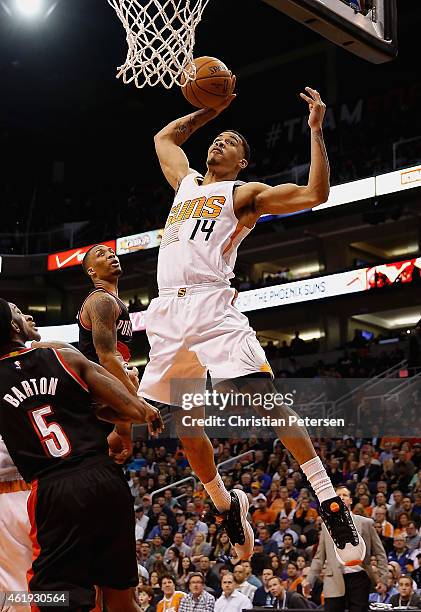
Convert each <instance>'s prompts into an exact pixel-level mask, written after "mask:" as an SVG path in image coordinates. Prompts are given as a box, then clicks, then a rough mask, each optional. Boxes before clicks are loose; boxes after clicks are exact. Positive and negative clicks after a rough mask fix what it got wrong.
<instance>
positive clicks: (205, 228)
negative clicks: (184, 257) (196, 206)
mask: <svg viewBox="0 0 421 612" xmlns="http://www.w3.org/2000/svg"><path fill="white" fill-rule="evenodd" d="M215 223H216V222H215V220H213V221H208V220H206V219H198V220H197V221H196V225H195V226H194V229H193V231H192V234H191V236H190V240H194V239H195V238H196V234H197V232H198V231H199V227H200V226H202V227H200V231H202V232H203V233H204V234H206V238H205V242H207V241H208V240H209V238H210V236H211V234H212V232H213V230H214V227H215Z"/></svg>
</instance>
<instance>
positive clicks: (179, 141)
mask: <svg viewBox="0 0 421 612" xmlns="http://www.w3.org/2000/svg"><path fill="white" fill-rule="evenodd" d="M234 86H235V78H234V80H233V87H232V90H233V89H234ZM235 97H236V96H235V94H231V95H230V96H228V98H226V100H224V102H223V104H221V106H219V107H218V108H217V109H213V108H202V109H200V110H198V111H196V112H194V113H190V115H185V116H184V117H180V118H179V119H175V120H174V121H171V123H169V124H168V125H166V126H165V127H164V128H162V130H161V131H160V132H158V133H157V134H156V135H155V138H154V141H155V150H156V154H157V156H158V160H159V164H160V166H161V169H162V172H163V174H164V176H165V178H166V179H167V181H168V182H169V184H170V185H171V187H173V189H175V190H176V191H177V189H178V187H179V185H180V182H181V181H182V180H183V178H184V177H185V176H187V174H189V173H190V172H192V170H191V169H190V167H189V160H188V159H187V156H186V154H185V153H184V151H183V149H182V148H181V147H182V145H183V144H184V143H185V142H186V140H187V139H188V138H189V137H190V136H191V135H192V134H193V132H195V131H196V130H198V129H199V128H201V127H202V126H203V125H205V124H206V123H208V122H209V121H211V120H212V119H214V118H215V117H217V116H218V115H219V114H220V113H221V112H222V111H223V110H224V109H225V108H227V106H229V105H230V104H231V102H232V101H233V100H234V98H235Z"/></svg>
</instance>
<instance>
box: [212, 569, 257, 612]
mask: <svg viewBox="0 0 421 612" xmlns="http://www.w3.org/2000/svg"><path fill="white" fill-rule="evenodd" d="M221 587H222V595H221V596H220V597H219V599H217V600H216V602H215V612H242V610H250V609H251V608H252V607H253V604H252V603H251V601H250V599H249V598H248V597H247V596H246V595H243V593H241V592H240V591H239V590H238V589H236V584H235V582H234V576H233V575H232V574H225V576H223V578H222V580H221Z"/></svg>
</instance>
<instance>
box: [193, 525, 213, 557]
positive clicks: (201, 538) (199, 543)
mask: <svg viewBox="0 0 421 612" xmlns="http://www.w3.org/2000/svg"><path fill="white" fill-rule="evenodd" d="M211 551H212V547H211V545H210V544H208V543H207V542H206V541H205V534H204V533H201V532H198V533H196V535H195V536H194V540H193V546H192V549H191V560H192V561H193V563H194V564H197V563H198V562H199V561H200V559H201V558H202V557H209V555H210V553H211Z"/></svg>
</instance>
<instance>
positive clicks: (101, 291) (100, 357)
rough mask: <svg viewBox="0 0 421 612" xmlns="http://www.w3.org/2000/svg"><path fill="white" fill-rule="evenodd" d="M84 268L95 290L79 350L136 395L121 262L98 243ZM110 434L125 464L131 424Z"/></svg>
mask: <svg viewBox="0 0 421 612" xmlns="http://www.w3.org/2000/svg"><path fill="white" fill-rule="evenodd" d="M82 267H83V270H84V272H85V274H86V275H87V276H89V278H90V279H91V281H92V283H93V285H94V289H93V290H92V291H91V292H90V293H89V295H88V296H87V298H86V299H85V301H84V302H83V304H82V306H81V307H80V310H79V313H78V316H77V320H78V325H79V350H80V351H81V353H82V354H83V355H85V357H87V358H88V359H90V360H91V361H93V362H95V363H99V364H100V365H102V367H103V368H105V369H106V370H107V371H108V372H110V373H111V374H113V375H114V376H115V377H116V378H118V379H119V380H120V381H121V382H122V383H123V384H124V385H125V387H126V388H127V390H128V391H130V393H132V395H136V393H137V388H138V385H137V384H134V379H135V377H134V376H132V374H133V370H129V369H128V362H129V360H130V344H131V341H132V324H131V320H130V315H129V312H128V310H127V308H126V305H125V304H124V302H123V301H122V300H120V298H119V297H118V279H119V278H120V276H121V274H122V270H121V266H120V261H119V259H118V257H117V256H116V254H115V253H114V251H113V249H112V248H111V247H107V246H104V245H103V244H96V245H94V246H93V247H91V248H90V249H89V250H88V251H87V252H86V254H85V257H84V258H83V262H82ZM107 433H108V434H109V436H108V443H109V446H110V449H111V450H112V452H113V454H114V457H115V458H117V459H118V460H119V462H120V463H123V462H124V460H125V459H127V458H128V457H129V456H130V455H131V426H130V425H122V424H119V425H118V426H116V427H115V430H114V432H112V428H111V427H109V428H108V430H107Z"/></svg>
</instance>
